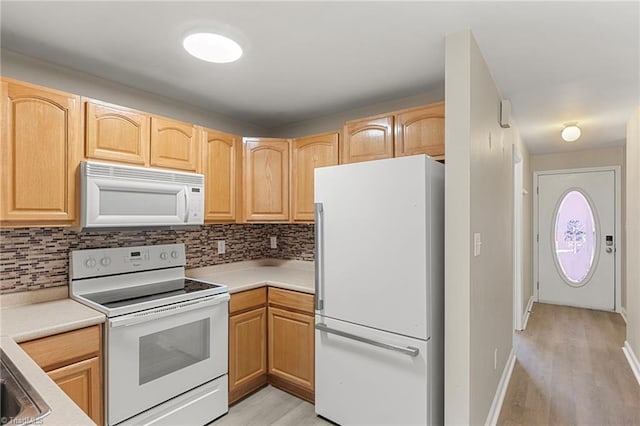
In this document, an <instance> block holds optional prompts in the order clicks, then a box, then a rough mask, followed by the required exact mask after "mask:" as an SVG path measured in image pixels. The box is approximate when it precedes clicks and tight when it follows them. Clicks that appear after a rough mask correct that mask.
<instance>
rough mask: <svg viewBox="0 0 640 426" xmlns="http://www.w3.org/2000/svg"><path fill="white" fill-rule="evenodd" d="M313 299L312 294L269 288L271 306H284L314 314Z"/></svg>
mask: <svg viewBox="0 0 640 426" xmlns="http://www.w3.org/2000/svg"><path fill="white" fill-rule="evenodd" d="M313 299H314V296H313V295H312V294H307V293H300V292H297V291H290V290H282V289H279V288H275V287H269V304H271V305H278V306H284V307H287V308H290V309H295V310H297V311H302V312H307V313H310V314H313V313H314V306H313Z"/></svg>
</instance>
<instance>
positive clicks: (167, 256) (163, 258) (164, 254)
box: [160, 251, 169, 260]
mask: <svg viewBox="0 0 640 426" xmlns="http://www.w3.org/2000/svg"><path fill="white" fill-rule="evenodd" d="M168 258H169V255H168V254H167V252H166V251H163V252H162V253H160V259H162V260H167V259H168Z"/></svg>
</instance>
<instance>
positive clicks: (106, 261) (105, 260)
mask: <svg viewBox="0 0 640 426" xmlns="http://www.w3.org/2000/svg"><path fill="white" fill-rule="evenodd" d="M100 264H101V265H102V266H109V265H111V258H110V257H103V258H102V259H100Z"/></svg>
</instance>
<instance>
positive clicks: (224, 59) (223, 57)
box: [182, 33, 242, 64]
mask: <svg viewBox="0 0 640 426" xmlns="http://www.w3.org/2000/svg"><path fill="white" fill-rule="evenodd" d="M182 46H183V47H184V49H185V50H186V51H187V52H189V54H191V55H192V56H195V57H196V58H198V59H202V60H203V61H207V62H215V63H218V64H226V63H228V62H233V61H237V60H238V59H240V56H242V48H241V47H240V45H239V44H238V43H236V42H235V41H233V40H231V39H230V38H227V37H225V36H221V35H219V34H213V33H195V34H191V35H188V36H187V37H185V38H184V40H183V41H182Z"/></svg>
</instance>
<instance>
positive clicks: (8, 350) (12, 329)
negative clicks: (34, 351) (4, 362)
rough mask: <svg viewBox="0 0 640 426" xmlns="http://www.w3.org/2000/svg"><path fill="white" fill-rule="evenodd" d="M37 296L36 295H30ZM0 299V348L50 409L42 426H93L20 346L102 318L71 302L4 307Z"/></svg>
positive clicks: (96, 321)
mask: <svg viewBox="0 0 640 426" xmlns="http://www.w3.org/2000/svg"><path fill="white" fill-rule="evenodd" d="M31 293H38V291H35V292H31ZM7 300H8V299H7V298H0V301H1V302H0V303H2V309H1V311H0V320H1V322H0V334H1V336H2V337H1V339H0V347H2V350H3V351H4V352H5V354H6V355H7V356H8V357H9V358H10V359H11V361H13V363H14V364H15V365H16V367H17V368H18V370H20V372H21V373H22V374H23V375H24V377H25V378H26V379H27V380H28V381H29V383H31V385H32V386H33V387H34V389H35V390H36V391H37V392H38V393H39V394H40V396H41V397H42V399H44V401H45V402H46V403H47V404H48V405H49V406H50V407H51V413H50V414H49V415H48V416H46V417H45V418H44V419H43V420H42V423H40V424H44V425H93V424H94V422H93V421H92V420H91V419H90V418H89V417H88V416H87V415H86V414H85V413H84V412H83V411H82V410H81V409H80V408H79V407H78V406H77V405H76V404H75V403H74V402H73V401H72V400H71V399H70V398H69V397H68V396H67V395H66V394H65V393H64V392H63V391H62V389H60V388H59V387H58V385H56V384H55V382H54V381H53V380H51V379H50V378H49V376H48V375H47V374H46V373H45V372H44V371H43V370H42V369H41V368H40V367H39V366H38V365H37V364H36V363H35V361H33V360H32V359H31V357H29V355H27V354H26V352H24V351H23V350H22V349H21V348H20V346H19V345H18V343H19V342H24V341H27V340H32V339H37V338H39V337H44V336H50V335H52V334H58V333H63V332H65V331H70V330H75V329H78V328H83V327H88V326H91V325H95V324H101V323H103V322H104V321H105V316H104V315H103V314H101V313H100V312H98V311H95V310H93V309H91V308H88V307H86V306H84V305H81V304H80V303H78V302H76V301H74V300H71V299H60V300H53V301H45V302H41V303H34V304H26V305H16V306H7V305H8V303H6V301H7Z"/></svg>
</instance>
